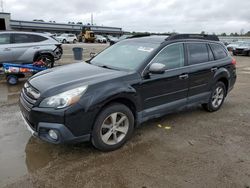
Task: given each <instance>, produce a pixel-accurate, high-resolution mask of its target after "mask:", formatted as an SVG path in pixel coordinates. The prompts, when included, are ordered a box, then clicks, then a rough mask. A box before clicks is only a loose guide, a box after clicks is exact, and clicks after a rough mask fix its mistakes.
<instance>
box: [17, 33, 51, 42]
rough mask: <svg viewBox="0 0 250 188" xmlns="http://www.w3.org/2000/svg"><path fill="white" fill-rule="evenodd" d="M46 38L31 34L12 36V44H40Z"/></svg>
mask: <svg viewBox="0 0 250 188" xmlns="http://www.w3.org/2000/svg"><path fill="white" fill-rule="evenodd" d="M46 39H47V38H45V37H43V36H39V35H32V34H14V38H13V42H14V43H32V42H41V41H44V40H46Z"/></svg>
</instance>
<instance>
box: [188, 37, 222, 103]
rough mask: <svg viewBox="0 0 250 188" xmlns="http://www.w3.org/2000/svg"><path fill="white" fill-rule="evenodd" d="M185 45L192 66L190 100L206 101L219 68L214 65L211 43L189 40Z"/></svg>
mask: <svg viewBox="0 0 250 188" xmlns="http://www.w3.org/2000/svg"><path fill="white" fill-rule="evenodd" d="M185 45H186V50H187V55H188V65H189V67H190V70H189V92H188V102H189V103H194V102H201V101H202V100H204V101H206V100H207V98H208V97H209V94H210V90H211V84H212V81H213V76H214V73H215V71H216V70H217V67H216V66H213V62H212V61H213V60H214V57H213V54H212V51H211V49H210V47H209V45H208V44H206V43H203V42H188V43H186V44H185Z"/></svg>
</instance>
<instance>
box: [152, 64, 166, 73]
mask: <svg viewBox="0 0 250 188" xmlns="http://www.w3.org/2000/svg"><path fill="white" fill-rule="evenodd" d="M165 69H166V66H165V65H164V64H162V63H153V64H151V65H150V67H149V73H152V74H163V73H164V72H165Z"/></svg>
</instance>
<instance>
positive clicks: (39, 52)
mask: <svg viewBox="0 0 250 188" xmlns="http://www.w3.org/2000/svg"><path fill="white" fill-rule="evenodd" d="M41 55H50V56H51V57H53V58H55V56H54V54H53V52H51V51H38V52H36V53H35V55H34V58H33V62H35V61H36V60H37V58H38V57H39V56H41Z"/></svg>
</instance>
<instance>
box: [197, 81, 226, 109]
mask: <svg viewBox="0 0 250 188" xmlns="http://www.w3.org/2000/svg"><path fill="white" fill-rule="evenodd" d="M225 97H226V87H225V84H224V83H223V82H217V83H216V85H215V87H214V88H213V89H212V92H211V95H210V97H209V101H208V103H206V104H202V107H203V108H204V109H205V110H206V111H208V112H215V111H217V110H219V109H220V108H221V106H222V104H223V102H224V100H225Z"/></svg>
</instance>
